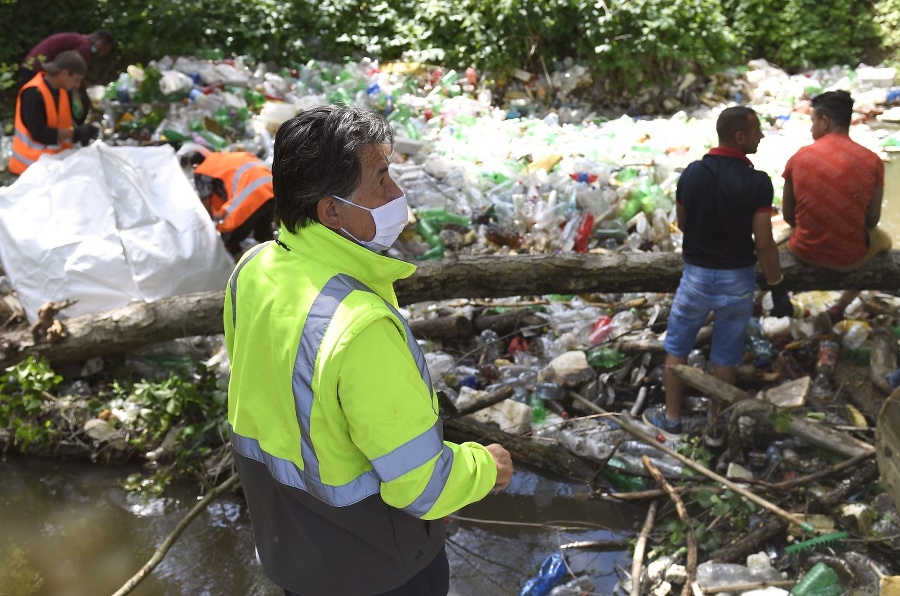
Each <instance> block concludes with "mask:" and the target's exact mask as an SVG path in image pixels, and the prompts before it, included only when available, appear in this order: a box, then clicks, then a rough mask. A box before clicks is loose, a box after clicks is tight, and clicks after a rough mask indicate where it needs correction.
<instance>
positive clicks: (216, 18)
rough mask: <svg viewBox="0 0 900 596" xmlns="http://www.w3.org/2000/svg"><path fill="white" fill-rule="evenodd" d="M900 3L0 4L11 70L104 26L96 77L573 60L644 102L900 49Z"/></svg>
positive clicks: (598, 82) (597, 81)
mask: <svg viewBox="0 0 900 596" xmlns="http://www.w3.org/2000/svg"><path fill="white" fill-rule="evenodd" d="M898 9H900V0H867V1H865V2H856V1H855V0H825V1H816V0H787V2H786V3H785V2H776V1H775V0H683V1H680V2H671V1H670V0H611V1H609V2H605V3H604V2H594V1H589V0H529V1H526V0H496V1H488V0H396V1H391V2H388V1H387V0H363V1H356V2H347V1H346V0H322V1H321V2H315V3H313V2H312V1H311V0H194V1H192V2H182V1H180V0H151V1H149V2H148V1H147V0H98V1H97V2H94V3H84V2H76V0H2V1H0V22H5V23H16V27H14V28H10V31H9V34H8V35H5V36H4V37H3V38H2V39H0V64H3V63H5V64H9V65H16V64H18V62H19V61H20V60H21V58H22V56H23V55H24V54H25V53H26V52H27V51H28V49H30V48H31V47H32V46H33V45H34V44H35V43H36V42H37V41H39V40H40V39H42V38H44V37H46V36H47V35H50V34H51V33H54V32H59V31H80V32H90V31H92V30H93V29H96V28H100V27H103V28H106V29H109V30H110V31H111V32H112V33H113V34H114V35H115V36H116V39H117V42H118V43H117V48H116V51H115V52H114V54H113V56H112V57H111V58H112V59H111V60H106V61H96V62H99V63H100V64H98V65H95V64H93V63H92V65H91V69H90V71H89V73H88V81H89V82H101V83H102V82H108V81H110V80H112V79H114V78H115V77H116V76H117V75H118V73H120V72H122V71H123V70H124V67H125V66H127V65H128V64H138V63H142V64H147V63H148V62H150V61H151V60H155V59H158V58H161V57H162V56H163V55H166V54H168V55H171V56H177V55H210V56H212V55H221V56H226V57H227V56H230V55H241V56H246V57H248V58H249V59H250V60H251V62H252V61H253V60H259V61H271V62H274V63H276V64H279V65H284V66H289V65H294V66H296V65H300V64H304V63H306V62H308V61H309V60H310V59H326V60H330V61H340V60H342V59H344V58H345V57H349V58H350V59H353V60H355V59H358V58H360V57H362V56H370V57H373V58H377V59H379V60H381V61H382V62H387V61H395V60H408V61H419V62H425V63H432V64H433V63H439V64H442V65H445V66H446V67H449V68H460V69H461V68H465V67H467V66H470V65H471V66H474V67H475V68H476V69H477V70H478V71H479V72H481V73H482V74H486V75H487V76H488V77H489V78H495V79H496V78H499V79H501V80H502V79H503V78H504V77H508V76H510V74H511V73H512V72H513V70H514V69H525V70H527V71H529V72H532V73H535V74H536V75H537V76H539V77H542V76H544V75H545V74H549V73H551V72H553V71H555V70H557V69H558V68H559V67H560V66H562V65H563V61H564V60H572V61H573V62H574V63H575V64H579V65H583V66H584V67H586V68H587V69H588V70H589V72H590V74H591V75H592V80H593V82H594V86H593V88H592V92H593V93H595V94H600V95H606V96H615V95H617V94H619V95H623V94H624V95H634V94H636V93H638V90H640V89H642V88H645V87H649V86H651V85H649V84H648V83H651V82H652V84H653V86H657V85H667V84H668V83H670V82H675V81H674V79H675V78H676V76H677V75H679V74H680V73H684V72H687V71H693V72H695V73H701V74H703V73H710V72H712V71H715V70H717V69H720V68H722V67H725V66H732V65H734V64H736V63H740V62H742V61H745V60H746V59H749V58H760V57H761V58H766V59H768V60H770V61H772V62H774V63H776V64H779V65H781V66H782V67H784V68H788V69H799V68H805V67H808V66H826V65H827V66H830V65H833V64H844V63H847V64H855V63H856V62H858V61H859V60H861V59H863V58H865V57H869V56H871V55H872V52H873V51H874V50H876V49H878V46H879V44H881V49H882V50H883V51H887V52H890V51H892V49H893V51H894V52H895V54H896V50H897V48H898V44H900V38H898V31H900V27H898V25H900V22H898V21H900V17H898V14H900V10H898ZM873 17H874V18H873ZM879 34H880V35H882V36H883V39H879V37H878V35H879ZM7 68H9V67H7ZM0 72H2V71H0ZM0 76H2V75H0ZM4 81H7V84H8V85H9V84H10V83H9V82H8V81H9V79H3V78H0V90H2V86H3V83H4Z"/></svg>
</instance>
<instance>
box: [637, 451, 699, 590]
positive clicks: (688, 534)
mask: <svg viewBox="0 0 900 596" xmlns="http://www.w3.org/2000/svg"><path fill="white" fill-rule="evenodd" d="M641 461H642V462H644V467H645V468H647V471H648V472H650V475H651V476H653V480H655V481H656V483H657V484H658V485H659V486H660V487H661V488H662V489H663V490H664V491H666V493H667V494H668V495H669V499H671V500H672V503H674V504H675V511H676V512H677V513H678V519H680V520H681V523H682V525H684V541H685V543H686V544H685V546H687V565H686V568H687V580H686V581H685V582H684V586H683V587H682V588H681V596H690V593H691V584H692V583H694V578H696V577H697V540H696V538H694V526H693V524H692V523H691V518H690V517H689V516H688V512H687V508H686V507H685V506H684V501H682V500H681V497H679V496H678V493H677V492H675V490H674V489H673V488H672V485H671V484H669V482H668V481H667V480H666V479H665V477H664V476H663V475H662V473H661V472H660V471H659V470H658V469H657V468H656V466H654V465H653V462H652V461H650V458H649V457H648V456H646V455H643V456H641ZM633 582H634V578H632V585H634V584H633ZM632 594H634V592H633V591H632Z"/></svg>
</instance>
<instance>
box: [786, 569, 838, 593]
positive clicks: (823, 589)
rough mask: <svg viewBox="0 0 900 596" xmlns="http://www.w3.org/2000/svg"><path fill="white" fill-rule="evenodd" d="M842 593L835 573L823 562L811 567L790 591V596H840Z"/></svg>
mask: <svg viewBox="0 0 900 596" xmlns="http://www.w3.org/2000/svg"><path fill="white" fill-rule="evenodd" d="M843 593H844V589H843V587H841V581H840V579H839V578H838V575H837V573H835V571H834V569H832V568H831V567H829V566H828V565H826V564H825V563H823V562H819V563H816V564H815V565H813V566H812V568H811V569H810V570H809V571H807V572H806V575H804V576H803V579H801V580H800V581H799V582H797V583H796V584H794V587H793V589H792V590H791V596H840V595H841V594H843Z"/></svg>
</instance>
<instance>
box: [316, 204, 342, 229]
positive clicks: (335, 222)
mask: <svg viewBox="0 0 900 596" xmlns="http://www.w3.org/2000/svg"><path fill="white" fill-rule="evenodd" d="M316 215H318V216H319V222H320V223H321V224H322V225H323V226H326V227H328V228H331V229H333V230H339V229H340V228H341V215H340V213H338V202H337V201H336V200H335V199H333V198H331V197H322V198H321V199H319V202H318V203H316Z"/></svg>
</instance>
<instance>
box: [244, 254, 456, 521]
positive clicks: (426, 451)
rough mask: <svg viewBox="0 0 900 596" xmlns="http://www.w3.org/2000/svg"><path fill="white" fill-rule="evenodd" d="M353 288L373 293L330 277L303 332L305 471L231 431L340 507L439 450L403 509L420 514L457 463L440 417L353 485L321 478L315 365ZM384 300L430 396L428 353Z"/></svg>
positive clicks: (276, 468) (278, 472) (249, 451)
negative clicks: (313, 420) (314, 427)
mask: <svg viewBox="0 0 900 596" xmlns="http://www.w3.org/2000/svg"><path fill="white" fill-rule="evenodd" d="M247 260H249V259H246V260H245V261H244V262H245V263H246V261H247ZM237 275H238V272H237V271H236V272H235V273H234V274H233V275H232V278H231V283H230V284H229V285H230V291H231V297H232V320H233V321H234V320H235V318H236V312H237V304H236V300H235V299H236V294H237ZM353 291H364V292H372V290H371V289H369V288H368V287H367V286H365V285H364V284H362V283H361V282H359V281H358V280H356V279H354V278H352V277H350V276H348V275H344V274H340V275H336V276H335V277H333V278H331V279H330V280H329V281H328V283H326V284H325V287H323V288H322V290H321V292H320V293H319V295H318V296H317V297H316V299H315V300H314V301H313V304H312V307H311V308H310V311H309V314H308V315H307V319H306V323H305V324H304V327H303V332H302V333H301V336H300V345H299V349H298V351H297V357H296V360H295V362H294V370H293V375H292V376H293V383H292V385H293V392H294V402H295V408H296V412H297V420H298V422H299V425H300V435H301V437H300V442H301V456H302V457H303V465H304V470H302V471H301V470H299V469H298V468H297V466H295V465H294V464H293V463H292V462H290V461H287V460H283V459H281V458H278V457H274V456H272V455H271V454H269V453H266V452H264V451H263V450H262V448H261V447H260V445H259V443H258V441H256V440H255V439H251V438H248V437H242V436H240V435H238V434H236V433H234V432H232V445H233V447H234V449H235V450H236V451H237V452H238V453H239V454H241V455H243V456H245V457H248V458H251V459H255V460H257V461H260V462H262V463H264V464H266V466H267V468H268V470H269V472H270V473H271V474H272V475H273V476H274V477H275V478H276V479H277V480H278V481H279V482H281V483H283V484H286V485H288V486H293V487H295V488H298V489H300V490H304V491H306V492H308V493H310V494H312V495H313V496H315V497H317V498H319V499H321V500H322V501H324V502H326V503H328V504H330V505H334V506H336V507H342V506H346V505H351V504H353V503H356V502H358V501H360V500H362V499H364V498H366V497H368V496H371V495H374V494H376V493H378V491H379V488H380V484H381V483H382V482H389V481H391V480H394V479H396V478H399V477H400V476H402V475H403V474H406V473H407V472H409V471H411V470H413V469H415V468H418V467H419V466H421V465H423V464H424V463H426V462H427V461H429V460H430V459H432V458H433V457H435V456H436V455H438V454H440V456H439V457H438V460H437V462H436V463H435V468H434V471H433V473H432V475H431V478H430V479H429V481H428V483H427V485H426V487H425V489H424V491H423V492H422V494H420V495H419V496H418V497H417V498H416V499H415V500H414V501H413V502H412V503H411V504H410V505H409V506H407V507H405V508H404V511H406V512H407V513H409V514H411V515H415V516H417V517H421V516H422V515H424V514H425V513H427V512H428V511H429V510H430V509H431V508H432V507H433V506H434V503H435V502H436V501H437V499H438V497H440V495H441V492H442V491H443V489H444V486H445V484H446V482H447V478H448V477H449V474H450V468H451V467H452V465H453V452H452V451H451V450H450V449H449V448H448V447H446V446H445V445H444V442H443V441H444V438H443V430H442V425H441V422H440V420H437V421H436V422H435V425H434V426H433V427H432V428H430V429H428V430H427V431H425V432H423V433H422V434H420V435H419V436H417V437H415V438H413V439H411V440H410V441H408V442H406V443H405V444H403V445H401V446H399V447H398V448H397V449H395V450H393V451H392V452H390V453H387V454H385V455H382V456H380V457H378V458H376V459H374V460H372V461H371V464H372V467H373V470H370V471H368V472H365V473H363V474H361V475H360V476H358V477H356V478H355V479H353V480H352V481H350V482H349V483H347V484H345V485H343V486H331V485H327V484H324V483H322V481H321V474H320V470H319V460H318V457H317V456H316V451H315V447H314V446H313V443H312V441H311V440H310V431H309V429H310V416H311V413H312V407H313V401H314V397H313V394H312V390H311V388H310V387H311V382H312V376H313V369H314V366H315V361H316V356H317V355H318V352H319V348H320V346H321V342H322V338H323V337H324V335H325V331H326V330H327V329H328V325H329V323H330V322H331V320H332V318H333V317H334V314H335V312H337V309H338V307H339V306H340V304H341V303H342V302H343V301H344V299H346V298H347V296H349V295H350V293H351V292H353ZM373 293H374V292H373ZM385 304H386V305H387V306H388V308H390V309H391V311H392V312H393V313H394V315H395V316H396V317H397V319H398V320H399V321H401V322H402V324H403V326H404V328H405V330H406V337H407V347H408V348H409V350H410V352H411V353H412V355H413V358H414V359H415V361H416V364H417V366H418V369H419V374H420V375H421V376H422V380H423V381H424V382H425V385H426V386H427V388H428V391H429V395H431V393H432V392H433V388H432V384H431V376H430V375H429V373H428V367H427V365H426V363H425V355H424V354H423V353H422V350H421V349H420V348H419V345H418V344H417V343H416V341H415V339H414V338H413V334H412V332H411V331H410V329H409V326H408V325H407V323H406V321H405V320H404V319H403V317H402V316H400V313H398V312H397V310H396V309H395V308H394V307H393V306H392V305H391V304H389V303H385Z"/></svg>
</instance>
